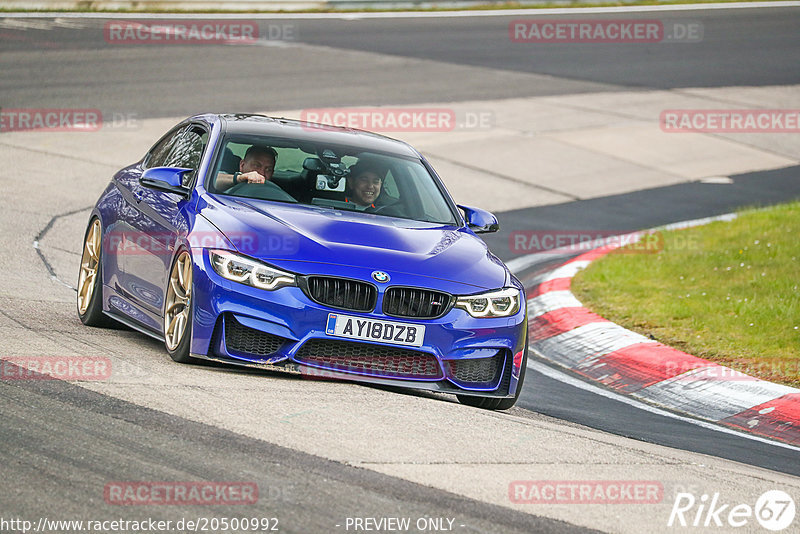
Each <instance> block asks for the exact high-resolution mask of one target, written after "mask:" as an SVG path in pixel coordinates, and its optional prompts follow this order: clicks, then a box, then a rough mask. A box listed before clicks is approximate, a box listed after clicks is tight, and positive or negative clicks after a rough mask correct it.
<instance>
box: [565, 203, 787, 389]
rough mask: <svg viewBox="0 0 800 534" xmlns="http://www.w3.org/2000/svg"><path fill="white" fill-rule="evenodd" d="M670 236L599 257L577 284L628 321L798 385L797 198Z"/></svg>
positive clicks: (586, 298)
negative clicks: (649, 248) (640, 249)
mask: <svg viewBox="0 0 800 534" xmlns="http://www.w3.org/2000/svg"><path fill="white" fill-rule="evenodd" d="M663 238H664V240H663V244H664V247H663V250H660V251H659V252H656V253H650V254H647V253H637V254H635V253H630V251H629V253H627V254H626V253H624V252H625V250H624V249H622V250H620V251H619V252H617V253H614V254H610V255H608V256H606V257H604V258H602V259H600V260H599V261H596V262H594V263H593V264H592V265H590V266H589V268H588V269H586V270H584V271H583V272H581V273H579V274H578V275H577V276H576V277H575V278H574V279H573V281H572V292H573V293H574V294H575V295H576V296H577V297H578V299H579V300H580V301H581V302H582V303H583V304H584V305H585V306H587V307H588V308H590V309H592V310H593V311H595V312H597V313H599V314H600V315H602V316H603V317H605V318H607V319H609V320H611V321H613V322H615V323H618V324H620V325H622V326H624V327H625V328H628V329H630V330H633V331H636V332H639V333H641V334H643V335H645V336H649V337H651V338H653V339H656V340H658V341H660V342H662V343H664V344H666V345H670V346H672V347H675V348H677V349H680V350H682V351H684V352H688V353H689V354H694V355H695V356H698V357H701V358H706V359H708V360H712V361H715V362H717V363H720V364H722V365H726V366H729V367H731V368H733V369H736V370H737V371H741V372H744V373H746V374H748V375H751V376H756V377H759V378H762V379H764V380H769V381H772V382H779V383H783V384H787V385H791V386H795V387H800V202H793V203H789V204H783V205H780V206H776V207H772V208H768V209H760V210H746V211H743V212H740V213H739V216H738V217H737V218H736V219H735V220H733V221H731V222H715V223H712V224H709V225H707V226H703V227H699V228H693V229H688V230H676V231H671V232H664V233H663Z"/></svg>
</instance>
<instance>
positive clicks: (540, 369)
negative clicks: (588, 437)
mask: <svg viewBox="0 0 800 534" xmlns="http://www.w3.org/2000/svg"><path fill="white" fill-rule="evenodd" d="M528 369H532V370H534V371H536V372H537V373H540V374H543V375H544V376H546V377H548V378H552V379H553V380H558V381H559V382H563V383H565V384H567V385H570V386H573V387H576V388H579V389H583V390H585V391H588V392H590V393H594V394H595V395H600V396H601V397H606V398H607V399H611V400H615V401H618V402H621V403H623V404H627V405H629V406H633V407H634V408H639V409H640V410H644V411H646V412H650V413H654V414H656V415H661V416H664V417H670V418H672V419H677V420H679V421H683V422H686V423H691V424H693V425H697V426H700V427H702V428H705V429H708V430H715V431H717V432H722V433H724V434H732V435H734V436H737V437H740V438H746V439H750V440H753V441H758V442H761V443H767V444H769V445H774V446H776V447H782V448H784V449H789V450H792V451H798V452H800V447H795V446H794V445H789V444H787V443H781V442H780V441H773V440H771V439H767V438H762V437H761V436H757V435H755V434H747V433H745V432H739V431H738V430H734V429H732V428H728V427H725V426H722V425H718V424H715V423H709V422H706V421H700V420H698V419H692V418H691V417H684V416H682V415H678V414H676V413H674V412H669V411H667V410H662V409H661V408H657V407H655V406H652V405H650V404H645V403H643V402H639V401H637V400H634V399H631V398H630V397H627V396H625V395H620V394H618V393H614V392H612V391H609V390H607V389H603V388H601V387H599V386H595V385H593V384H590V383H588V382H584V381H583V380H580V379H578V378H574V377H572V376H570V375H569V374H567V373H565V372H562V371H559V370H557V369H554V368H553V367H550V366H549V365H547V364H544V363H541V362H539V361H536V360H531V359H529V360H528Z"/></svg>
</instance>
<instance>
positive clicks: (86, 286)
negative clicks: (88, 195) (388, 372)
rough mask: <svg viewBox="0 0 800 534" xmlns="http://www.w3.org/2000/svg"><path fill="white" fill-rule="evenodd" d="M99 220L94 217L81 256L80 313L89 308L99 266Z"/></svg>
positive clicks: (100, 236)
mask: <svg viewBox="0 0 800 534" xmlns="http://www.w3.org/2000/svg"><path fill="white" fill-rule="evenodd" d="M102 239H103V236H102V231H101V228H100V220H99V219H95V220H94V222H93V223H92V226H91V228H89V231H88V232H87V234H86V242H85V243H84V244H83V255H82V256H81V273H80V276H78V312H79V313H80V314H81V315H84V314H85V313H86V310H88V309H89V302H91V300H92V295H93V294H94V285H95V280H96V279H97V271H98V269H99V267H100V246H101V243H102Z"/></svg>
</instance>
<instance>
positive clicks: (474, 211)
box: [458, 205, 500, 234]
mask: <svg viewBox="0 0 800 534" xmlns="http://www.w3.org/2000/svg"><path fill="white" fill-rule="evenodd" d="M458 207H459V208H461V209H462V210H463V211H464V215H465V216H466V219H467V226H468V227H469V229H470V230H472V231H473V232H475V233H476V234H488V233H491V232H496V231H498V230H499V229H500V223H499V222H498V221H497V217H495V216H494V215H492V214H491V213H489V212H488V211H486V210H482V209H480V208H472V207H470V206H460V205H459V206H458Z"/></svg>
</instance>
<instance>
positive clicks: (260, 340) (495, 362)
mask: <svg viewBox="0 0 800 534" xmlns="http://www.w3.org/2000/svg"><path fill="white" fill-rule="evenodd" d="M198 260H199V258H198ZM328 267H331V266H328V265H325V264H320V272H319V273H307V274H317V275H321V276H332V275H341V274H342V273H341V271H339V272H330V270H329V269H327V268H328ZM334 267H335V268H336V269H341V266H334ZM334 270H335V269H334ZM326 271H328V272H326ZM370 273H371V269H360V268H353V267H348V268H347V271H346V275H347V277H349V278H355V279H361V280H366V281H368V280H370ZM395 283H396V285H403V286H413V287H426V285H424V284H427V286H428V287H430V280H420V279H418V278H417V279H415V277H413V276H412V275H407V274H403V273H397V274H394V273H393V275H392V284H387V285H386V286H382V285H380V284H378V285H379V286H380V287H379V288H378V301H377V304H376V306H375V309H374V311H372V312H370V313H359V312H354V311H343V310H338V309H334V308H331V307H327V306H324V305H321V304H318V303H316V302H314V301H312V300H311V299H310V298H308V297H307V296H306V294H305V293H304V292H303V290H302V289H300V288H299V287H284V288H281V289H278V290H276V291H266V290H261V289H256V288H252V287H250V286H247V285H243V284H238V283H234V282H230V281H228V280H226V279H224V278H222V277H221V276H219V275H218V274H217V273H216V272H214V271H213V269H212V268H211V266H210V264H209V262H208V258H207V255H206V254H203V259H202V261H196V262H195V280H194V286H195V287H194V325H193V333H192V349H191V353H192V355H193V356H194V357H197V358H203V359H207V360H214V361H219V362H224V363H229V364H234V365H240V366H246V367H251V368H259V369H268V370H280V371H285V372H291V373H297V374H301V375H303V376H307V377H311V378H314V377H317V378H328V379H340V380H350V381H358V382H369V383H373V384H382V385H391V386H401V387H408V388H414V389H424V390H429V391H439V392H444V393H457V394H461V395H479V396H482V397H501V398H504V397H513V396H514V395H515V393H516V386H517V379H518V377H519V374H520V369H521V366H522V365H524V362H523V354H524V350H525V338H526V332H527V329H526V324H527V322H526V312H525V306H524V302H525V301H524V299H523V300H522V302H521V307H520V308H521V309H520V310H519V311H518V312H517V313H516V314H514V315H513V316H510V317H504V318H490V319H487V318H482V319H476V318H473V317H471V316H470V315H469V314H467V313H466V312H465V311H464V310H461V309H457V308H453V309H450V310H449V311H448V312H447V313H446V314H445V315H444V316H442V317H440V318H438V319H412V318H402V319H400V318H397V317H390V316H386V315H384V314H383V313H381V310H382V298H383V293H384V290H385V289H387V288H388V287H390V286H392V285H395ZM433 289H435V288H433ZM329 313H344V314H347V315H352V316H356V317H363V318H366V319H380V320H386V321H392V322H396V323H397V322H399V323H409V324H421V325H425V337H424V339H423V344H422V346H420V347H407V346H398V345H393V344H389V343H377V342H372V341H360V340H358V341H357V340H349V339H342V338H340V337H334V336H331V335H328V334H326V332H325V327H326V323H327V318H328V314H329Z"/></svg>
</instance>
